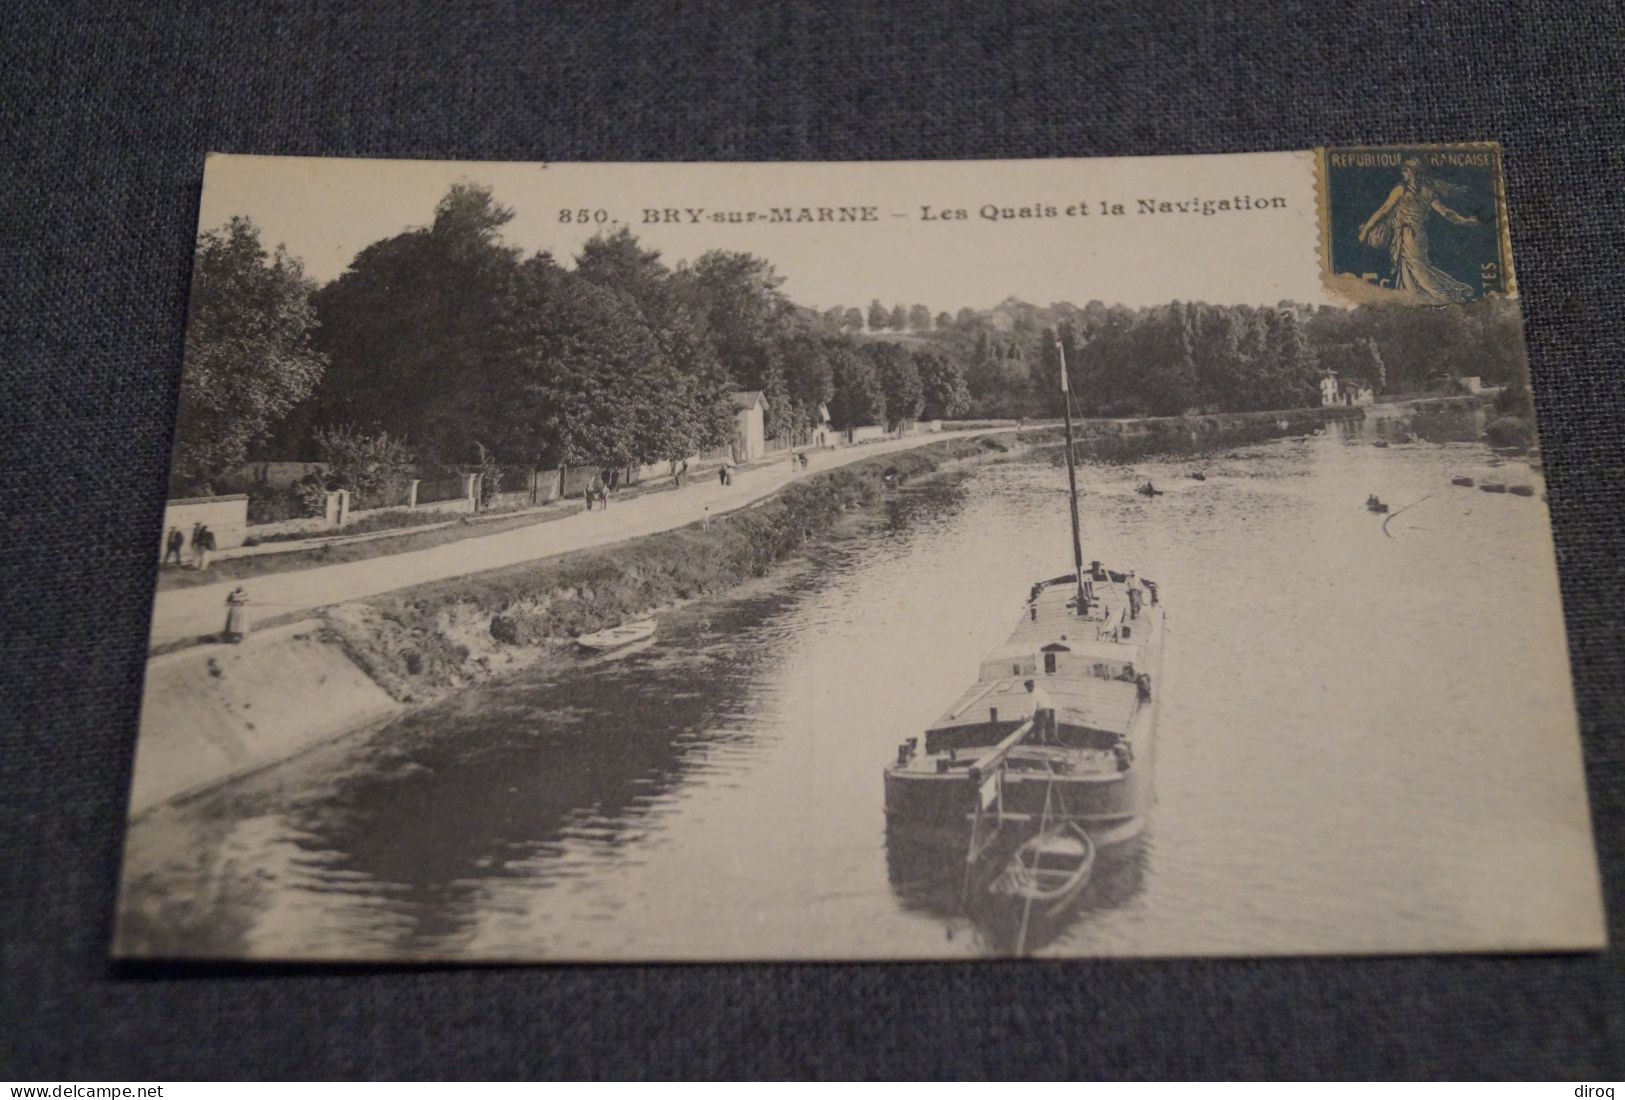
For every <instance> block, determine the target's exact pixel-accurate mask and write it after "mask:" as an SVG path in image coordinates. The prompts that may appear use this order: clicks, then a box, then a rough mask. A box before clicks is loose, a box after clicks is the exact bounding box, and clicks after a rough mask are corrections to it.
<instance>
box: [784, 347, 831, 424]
mask: <svg viewBox="0 0 1625 1100" xmlns="http://www.w3.org/2000/svg"><path fill="white" fill-rule="evenodd" d="M829 347H830V344H829V342H828V341H827V340H825V339H822V338H820V337H818V336H815V335H813V334H811V333H805V332H801V333H795V334H793V335H791V336H789V337H787V338H786V339H785V340H784V341H783V342H782V343H781V345H780V349H779V353H780V357H781V359H782V361H783V363H784V378H785V388H786V390H788V392H789V397H790V401H791V403H792V404H793V405H794V406H795V407H796V408H797V409H798V410H801V411H802V413H803V414H807V413H811V412H813V411H814V410H816V409H817V408H818V406H820V405H824V404H828V403H829V399H830V398H831V397H832V396H834V392H835V381H834V374H833V372H832V371H831V369H830V361H829ZM801 426H803V425H797V427H801Z"/></svg>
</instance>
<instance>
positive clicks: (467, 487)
mask: <svg viewBox="0 0 1625 1100" xmlns="http://www.w3.org/2000/svg"><path fill="white" fill-rule="evenodd" d="M463 495H464V496H466V497H467V498H468V510H469V511H470V512H478V511H479V510H480V475H479V474H464V475H463Z"/></svg>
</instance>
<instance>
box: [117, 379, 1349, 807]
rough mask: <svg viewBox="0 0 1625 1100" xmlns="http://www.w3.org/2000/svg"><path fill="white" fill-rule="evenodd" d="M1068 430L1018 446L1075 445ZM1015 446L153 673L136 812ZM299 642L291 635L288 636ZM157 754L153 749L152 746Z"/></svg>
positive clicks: (1246, 419) (1130, 450)
mask: <svg viewBox="0 0 1625 1100" xmlns="http://www.w3.org/2000/svg"><path fill="white" fill-rule="evenodd" d="M1361 415H1362V413H1361V410H1359V409H1347V408H1344V409H1308V410H1292V411H1289V412H1281V413H1273V412H1272V413H1246V414H1228V415H1215V416H1203V417H1170V418H1162V419H1157V420H1144V421H1084V422H1081V423H1080V424H1079V425H1078V432H1077V434H1078V436H1079V441H1078V447H1079V451H1080V453H1081V454H1082V456H1083V457H1084V458H1086V459H1089V460H1094V461H1128V460H1131V459H1132V458H1135V457H1138V456H1141V455H1147V454H1152V453H1187V452H1194V451H1200V450H1207V449H1211V448H1221V447H1227V446H1237V445H1245V444H1248V443H1252V442H1258V441H1261V440H1263V439H1267V438H1273V437H1278V436H1282V435H1291V434H1299V433H1303V432H1308V431H1312V430H1314V428H1316V427H1318V426H1320V425H1322V424H1324V423H1326V422H1327V421H1329V420H1337V419H1358V418H1359V417H1360V416H1361ZM1061 440H1062V436H1061V434H1060V429H1059V428H1057V427H1051V426H1047V425H1046V426H1044V427H1041V428H1036V429H1028V430H1027V431H1025V432H1023V433H1020V443H1019V445H1018V446H1019V447H1021V448H1022V449H1025V448H1029V447H1051V446H1054V445H1058V444H1060V443H1061ZM1014 443H1015V433H1009V434H1005V433H1000V434H998V435H980V436H975V437H959V438H951V439H943V440H938V441H936V442H933V443H930V444H926V445H924V446H919V447H915V448H912V449H909V450H906V451H895V452H891V453H882V454H877V455H873V456H871V457H867V458H864V459H862V460H859V461H856V462H852V463H850V464H848V465H845V466H841V467H838V468H836V469H832V470H828V471H825V472H822V473H817V474H813V475H810V476H807V477H805V478H804V479H803V480H800V481H797V482H795V483H792V484H790V485H788V486H786V487H784V488H783V489H782V490H780V491H778V492H776V493H774V494H772V495H771V496H768V497H765V498H763V499H760V500H757V501H755V502H754V503H751V504H749V505H747V506H746V507H743V508H740V509H739V510H737V511H734V512H730V513H728V514H726V515H722V516H717V517H715V518H712V519H709V520H708V521H706V520H701V521H699V522H694V523H690V524H688V525H686V526H682V527H676V528H673V529H669V530H664V531H659V532H656V533H653V534H647V535H642V536H638V537H634V538H630V539H627V540H625V541H621V542H617V543H614V544H611V545H608V546H601V547H594V548H592V549H586V550H578V551H574V552H569V553H564V554H559V555H555V556H552V557H546V558H540V559H537V560H533V561H526V562H523V563H519V564H513V565H507V566H504V567H500V568H495V569H488V570H483V571H479V572H475V573H465V574H463V575H459V576H454V577H448V578H443V579H438V580H433V581H429V582H426V583H422V584H418V585H414V586H411V587H406V588H399V589H395V590H392V591H388V592H385V593H382V594H378V595H372V596H369V597H367V598H363V599H355V600H351V601H348V602H343V603H338V604H335V605H332V606H329V607H326V608H325V609H323V610H321V611H319V612H315V613H304V614H299V613H295V612H289V613H288V617H289V618H297V619H298V620H299V621H298V622H297V623H296V624H295V625H294V626H291V627H283V628H280V630H278V631H271V632H265V633H256V634H254V635H253V636H251V637H250V639H249V640H248V642H247V643H246V644H245V645H243V646H242V647H224V646H205V647H194V648H192V649H189V650H185V651H182V652H179V653H175V654H171V655H169V656H167V657H158V658H155V659H154V660H153V662H152V664H151V666H150V671H149V686H148V696H147V702H146V705H145V706H144V708H143V711H142V722H141V727H142V733H141V741H140V745H141V749H140V752H139V753H138V756H137V762H136V778H135V781H134V783H133V794H132V803H131V811H132V813H140V812H142V811H144V810H146V809H148V808H150V807H151V806H153V805H155V804H158V803H161V802H163V801H165V800H168V799H170V798H174V797H177V796H179V795H181V794H184V793H186V792H188V791H195V790H198V789H200V788H203V787H207V786H210V785H212V784H214V783H218V782H221V781H224V780H225V779H228V778H231V777H233V776H235V775H239V774H243V773H244V772H246V771H250V770H254V769H256V768H260V767H264V766H266V765H268V764H270V763H275V762H276V761H277V760H279V759H282V758H285V757H287V756H289V755H292V754H294V753H296V752H299V751H302V750H303V749H305V748H308V747H310V746H312V745H315V744H318V743H320V742H323V741H328V740H332V739H333V738H335V737H338V736H341V735H343V734H345V733H347V732H349V731H351V730H353V729H356V728H359V727H361V726H364V725H368V724H370V723H371V722H373V721H375V720H377V718H378V717H379V716H381V715H383V716H387V715H388V714H391V713H398V712H400V711H401V710H404V709H407V708H412V707H417V706H422V705H425V704H428V703H432V702H435V701H437V700H440V699H444V698H446V697H448V696H450V695H452V694H455V693H457V692H459V691H462V690H465V689H467V688H470V687H474V686H476V685H478V684H480V683H483V682H486V681H489V680H491V679H493V678H495V677H497V676H501V675H504V674H506V673H509V672H514V671H518V670H520V669H523V668H526V667H529V666H531V665H534V664H535V663H537V662H538V661H540V660H542V659H543V658H544V657H545V656H547V655H548V654H550V653H557V652H560V651H563V650H567V649H568V648H569V647H571V646H572V645H573V639H574V638H575V637H576V636H578V635H580V634H583V633H587V632H590V631H594V630H599V629H602V628H604V627H606V626H611V625H614V624H616V623H619V622H623V621H627V620H631V619H637V618H643V617H646V616H649V615H658V614H660V613H661V612H662V611H667V610H670V609H672V608H675V607H678V606H681V605H683V604H686V603H688V602H691V601H693V600H696V599H701V598H705V597H708V596H715V595H719V594H721V593H724V592H727V591H729V590H731V589H734V588H736V587H737V586H739V585H741V584H743V583H746V582H749V581H751V580H754V579H756V578H760V577H762V576H765V575H766V574H768V573H769V572H770V571H771V570H773V569H774V568H775V567H777V566H779V565H781V564H783V563H785V562H787V561H789V560H791V559H792V558H794V557H795V556H796V555H797V554H798V553H800V552H801V551H803V550H805V549H806V548H807V547H808V546H809V545H811V544H812V543H814V542H815V541H819V540H824V539H828V538H834V537H839V535H840V533H841V531H842V530H843V527H844V525H845V523H846V521H849V520H851V519H853V518H854V517H857V516H861V515H863V514H864V513H865V512H866V511H867V510H869V509H870V508H872V506H873V505H875V504H876V503H877V502H878V501H879V500H880V499H881V498H882V497H883V496H884V495H885V494H886V493H887V492H888V491H890V490H891V489H892V488H894V487H895V486H897V485H900V484H903V483H905V482H907V481H909V480H911V479H914V478H920V477H925V476H928V475H931V474H936V473H941V472H945V471H947V470H949V469H951V468H955V467H959V466H964V465H967V464H970V463H975V462H981V461H989V460H998V459H1001V458H1005V457H1007V456H1008V455H1009V453H1010V451H1011V450H1012V445H1013V444H1014ZM285 635H286V637H285ZM149 744H150V745H151V746H152V747H151V749H150V750H149Z"/></svg>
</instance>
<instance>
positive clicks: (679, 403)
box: [493, 255, 700, 468]
mask: <svg viewBox="0 0 1625 1100" xmlns="http://www.w3.org/2000/svg"><path fill="white" fill-rule="evenodd" d="M517 297H518V306H519V308H518V309H517V310H516V312H515V317H516V326H517V327H516V330H515V331H514V333H513V336H514V339H513V343H512V347H513V349H514V354H513V355H512V356H510V357H509V358H508V359H507V361H506V362H505V363H504V370H503V375H504V378H505V379H506V384H505V387H504V389H503V391H502V392H501V394H500V395H499V397H498V400H500V402H501V404H502V405H503V407H504V409H505V410H506V415H505V416H503V417H502V418H501V420H500V423H501V425H502V432H501V434H500V435H499V436H496V437H494V438H493V443H494V445H495V449H496V451H497V453H499V454H507V455H515V456H523V458H524V460H527V461H530V462H534V463H536V464H538V465H542V464H548V465H550V464H552V463H553V462H560V463H563V464H565V465H569V466H583V465H597V466H602V467H606V468H616V467H624V466H634V465H642V464H645V463H651V462H657V461H661V460H666V459H679V458H684V457H686V456H688V455H691V454H693V453H694V452H695V451H696V450H698V449H699V444H700V439H699V438H698V436H697V431H696V424H697V423H698V422H699V418H698V417H697V416H696V406H695V399H696V394H695V392H694V389H693V384H692V379H691V378H689V377H688V376H685V375H684V374H683V373H682V372H681V371H679V370H677V369H676V367H675V365H674V364H673V362H672V360H671V359H670V358H668V357H667V356H666V355H665V354H663V352H662V349H661V347H660V342H659V339H658V338H657V336H656V334H655V332H654V330H653V329H652V328H651V327H650V326H649V325H648V324H647V322H646V321H645V320H644V319H643V317H642V316H641V315H640V313H639V311H638V310H637V309H636V308H635V307H634V305H633V303H632V302H631V300H630V299H629V298H627V297H626V296H625V295H624V294H623V293H621V292H619V291H616V290H612V289H610V288H608V287H603V286H599V285H597V284H595V283H593V282H591V281H590V280H588V279H585V278H583V277H581V276H580V275H579V274H577V273H576V272H572V271H566V270H564V269H563V268H561V267H559V266H558V265H557V264H555V263H553V262H552V260H551V259H550V258H549V257H547V256H545V255H543V256H537V257H535V258H533V259H531V260H528V261H526V263H525V264H524V267H523V268H522V270H521V272H520V277H519V288H518V296H517Z"/></svg>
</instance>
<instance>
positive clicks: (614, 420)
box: [175, 184, 1527, 486]
mask: <svg viewBox="0 0 1625 1100" xmlns="http://www.w3.org/2000/svg"><path fill="white" fill-rule="evenodd" d="M512 218H513V212H512V211H511V210H509V209H508V208H507V207H505V206H503V205H502V204H500V203H499V202H498V201H497V200H496V198H495V197H494V196H493V195H492V193H491V192H490V191H489V190H488V189H486V188H483V187H479V186H475V185H471V184H459V185H457V186H455V187H453V188H451V189H450V190H449V191H448V192H447V194H446V195H445V197H444V198H443V199H442V200H441V201H440V203H439V204H438V205H437V206H436V208H435V210H434V215H433V219H432V220H431V222H430V223H429V224H428V225H426V226H424V227H421V228H414V229H409V230H407V231H405V232H402V233H399V234H397V235H395V236H392V237H389V238H386V239H384V240H381V241H378V242H376V243H374V244H372V245H369V246H368V247H367V248H364V249H363V250H362V251H361V252H360V253H358V254H357V255H356V257H355V258H354V260H352V262H351V263H350V266H349V267H348V269H347V270H345V272H344V273H343V274H342V275H340V276H339V277H338V278H337V279H335V280H333V281H332V282H331V283H329V284H327V285H326V286H324V287H322V288H321V289H319V290H315V291H314V292H312V287H311V286H310V285H309V284H308V283H307V282H306V280H305V279H304V277H303V275H302V273H301V270H300V267H299V264H298V263H297V261H295V260H293V259H292V258H290V257H288V256H286V255H285V254H283V253H281V252H280V251H279V252H278V253H276V254H275V255H269V254H267V253H266V251H265V249H264V248H263V247H262V246H261V245H260V242H259V238H258V235H257V233H256V232H255V230H254V229H253V227H252V225H250V224H249V223H248V222H246V221H243V220H241V219H238V220H234V221H233V222H231V223H229V224H228V225H227V226H225V227H223V228H222V229H220V230H217V231H215V232H213V233H209V234H204V235H203V236H202V237H201V238H200V239H199V245H198V264H197V276H196V289H195V292H194V295H193V302H192V322H191V326H190V328H189V331H188V336H187V361H186V376H185V379H184V382H183V389H182V404H181V428H180V433H179V437H178V439H177V443H176V462H175V469H176V472H177V474H179V475H180V476H181V478H183V479H185V480H186V481H187V482H189V483H190V484H194V485H199V486H206V485H207V483H208V481H209V480H210V479H211V477H214V476H215V475H217V474H219V473H221V472H224V471H227V470H229V469H231V468H232V467H233V466H235V465H237V464H240V463H241V461H242V460H243V457H244V455H245V454H247V453H248V452H250V451H251V450H253V449H255V447H256V445H257V443H258V441H260V440H265V439H267V438H268V437H271V438H270V441H269V442H266V443H264V444H263V445H260V450H261V453H262V454H263V455H264V456H265V457H290V456H300V457H303V456H309V455H313V454H315V453H316V452H317V451H318V450H320V451H321V452H322V453H324V454H325V453H328V452H333V453H338V452H341V451H342V452H344V453H345V454H347V455H351V456H352V458H353V461H352V460H351V459H346V460H345V463H342V464H346V465H347V467H358V468H362V472H361V473H359V474H356V475H355V478H354V479H353V480H356V482H357V484H358V485H360V484H361V482H363V481H367V480H368V479H369V478H371V479H372V480H376V477H374V476H373V475H372V474H368V473H366V472H365V467H366V466H367V464H368V463H373V464H374V465H377V463H379V462H382V463H384V464H385V465H389V464H393V466H394V467H397V468H398V467H400V466H401V465H402V464H403V462H404V461H405V460H404V459H403V458H402V456H403V455H405V454H407V452H408V449H409V451H410V454H411V455H412V456H415V458H416V460H417V461H418V462H420V463H422V464H423V465H424V466H425V467H432V466H459V467H462V468H465V469H474V468H478V469H482V470H487V471H492V472H494V471H496V470H497V469H499V468H500V466H501V465H502V464H513V465H544V466H545V465H553V464H556V463H565V464H569V465H598V466H603V467H616V466H629V465H634V464H642V463H650V462H656V461H661V460H667V459H671V460H677V459H681V458H684V457H687V456H688V455H691V454H694V453H695V452H697V451H702V450H706V449H709V448H712V447H716V446H719V445H722V444H725V443H727V442H729V441H730V440H731V439H732V438H733V434H734V424H735V413H734V407H733V403H732V401H731V396H730V395H731V393H732V392H734V391H738V390H760V391H762V392H763V393H764V394H765V395H766V398H767V406H768V412H767V418H766V425H765V426H766V428H767V432H768V435H769V436H770V437H778V438H788V439H789V440H791V441H792V442H796V441H801V440H804V439H805V438H806V433H807V432H808V431H809V430H810V429H811V427H812V426H813V425H815V424H817V423H818V422H819V418H820V409H821V408H826V407H827V410H828V412H829V415H830V418H831V421H832V422H833V424H834V426H835V427H836V428H838V429H841V430H846V429H850V428H856V427H860V426H864V425H870V424H888V425H896V424H898V423H900V422H902V421H906V420H911V419H914V418H917V417H922V416H923V417H926V418H931V419H937V418H952V417H956V416H964V415H967V414H968V415H974V416H989V415H992V416H1035V415H1036V416H1045V415H1057V414H1059V412H1060V410H1061V407H1062V400H1063V399H1062V388H1061V384H1060V381H1061V380H1060V367H1061V363H1062V361H1063V358H1064V361H1065V362H1066V364H1067V368H1068V377H1069V381H1070V385H1071V392H1072V400H1073V408H1074V411H1076V412H1079V413H1082V414H1084V415H1099V416H1141V415H1156V416H1163V415H1178V414H1181V413H1186V412H1190V411H1203V412H1214V411H1247V410H1255V409H1271V408H1288V407H1294V406H1303V405H1312V404H1316V403H1318V401H1319V385H1318V382H1319V378H1320V376H1321V374H1322V373H1323V372H1326V371H1335V372H1336V373H1337V374H1338V375H1339V376H1341V377H1344V378H1349V379H1358V380H1361V381H1364V382H1367V383H1369V384H1370V385H1371V386H1372V387H1373V388H1374V389H1375V390H1377V391H1378V392H1382V393H1389V394H1393V393H1401V392H1421V391H1425V390H1429V389H1434V390H1437V389H1440V388H1445V387H1447V386H1448V385H1449V384H1450V383H1451V382H1452V381H1453V380H1454V379H1456V378H1459V377H1462V376H1467V375H1476V376H1478V377H1480V378H1481V379H1482V380H1483V381H1484V382H1485V383H1486V384H1498V383H1508V382H1510V383H1513V384H1514V390H1513V391H1510V392H1515V393H1523V394H1527V390H1525V389H1521V388H1520V387H1521V380H1522V378H1523V373H1524V372H1523V343H1522V330H1521V324H1520V320H1519V316H1518V312H1517V309H1516V306H1515V305H1514V304H1511V303H1507V302H1504V301H1500V300H1489V301H1481V302H1475V303H1469V304H1465V305H1456V306H1438V307H1416V308H1403V307H1383V308H1360V309H1353V310H1347V309H1338V308H1331V307H1324V306H1323V307H1310V306H1302V305H1296V304H1293V303H1290V302H1283V303H1280V304H1279V305H1276V306H1267V307H1259V306H1215V305H1208V304H1204V303H1190V302H1170V303H1167V304H1164V305H1158V306H1153V307H1145V308H1128V307H1123V306H1108V305H1106V304H1104V303H1102V302H1099V301H1091V302H1088V303H1086V304H1085V305H1082V306H1078V305H1075V304H1072V303H1068V302H1058V303H1053V304H1051V305H1048V306H1038V305H1033V304H1031V303H1027V302H1023V301H1020V300H1019V299H1015V298H1007V299H1005V300H1004V301H1002V302H999V303H998V304H997V305H995V306H993V307H991V308H989V309H985V310H978V309H974V308H971V307H968V306H966V307H962V308H959V309H958V310H957V311H955V312H948V311H946V310H945V311H942V312H939V313H936V314H935V315H933V314H932V312H931V310H930V308H929V307H927V306H926V305H924V304H916V305H914V306H912V307H905V306H903V305H901V304H899V305H896V306H894V307H891V308H888V307H886V306H884V305H882V304H881V301H880V300H879V299H878V298H876V299H874V300H872V301H871V303H870V304H869V307H868V310H867V312H866V313H865V311H864V310H861V309H859V308H857V307H855V306H841V305H835V306H831V307H830V308H828V309H824V310H822V311H819V310H813V309H808V308H804V307H801V306H798V305H796V304H795V303H794V302H792V301H791V300H790V299H789V297H788V296H787V295H786V294H785V293H784V291H783V289H782V287H783V282H784V280H783V279H782V278H781V277H780V275H779V274H778V273H777V272H776V271H775V270H774V268H773V266H772V264H770V263H769V262H768V261H766V260H765V259H763V258H761V257H759V256H755V255H751V254H749V253H744V252H734V251H727V250H715V251H711V252H707V253H705V254H704V255H702V256H700V257H698V258H697V259H695V260H694V261H693V262H691V263H684V264H678V265H677V266H676V267H675V268H673V267H668V266H667V265H666V264H665V263H663V262H662V260H661V257H660V254H659V253H658V252H655V251H653V250H650V249H647V248H645V247H643V246H642V245H641V244H640V243H639V241H638V240H637V238H636V237H634V236H633V235H632V234H631V232H630V231H628V230H626V229H620V230H617V231H615V232H613V233H609V234H607V235H600V236H598V237H595V238H593V239H592V240H589V241H588V242H586V243H585V244H584V245H583V246H582V249H581V252H580V254H579V255H578V256H575V257H573V258H572V261H571V262H572V264H573V266H567V265H566V264H565V263H561V262H559V261H558V260H556V259H555V258H554V257H553V256H551V255H549V254H547V253H538V254H536V255H532V256H528V257H527V256H524V255H522V254H521V252H520V251H519V250H518V249H516V248H513V247H511V246H509V245H508V244H507V243H505V241H504V240H503V236H502V233H503V231H504V228H505V227H506V226H507V225H508V223H509V222H510V221H511V220H512ZM324 364H325V369H324ZM1522 404H1523V406H1527V398H1526V397H1525V398H1524V399H1523V401H1522ZM290 410H291V411H290ZM1524 412H1525V410H1524V409H1522V408H1520V409H1518V410H1514V411H1512V412H1509V413H1508V415H1509V416H1517V415H1523V414H1524ZM279 421H280V424H279ZM273 433H274V435H273ZM335 448H337V450H336V451H335ZM380 456H382V457H380ZM375 460H376V461H375ZM386 460H387V461H386ZM399 476H400V474H399V470H398V469H396V472H395V473H393V474H391V477H394V478H396V479H398V478H399Z"/></svg>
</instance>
